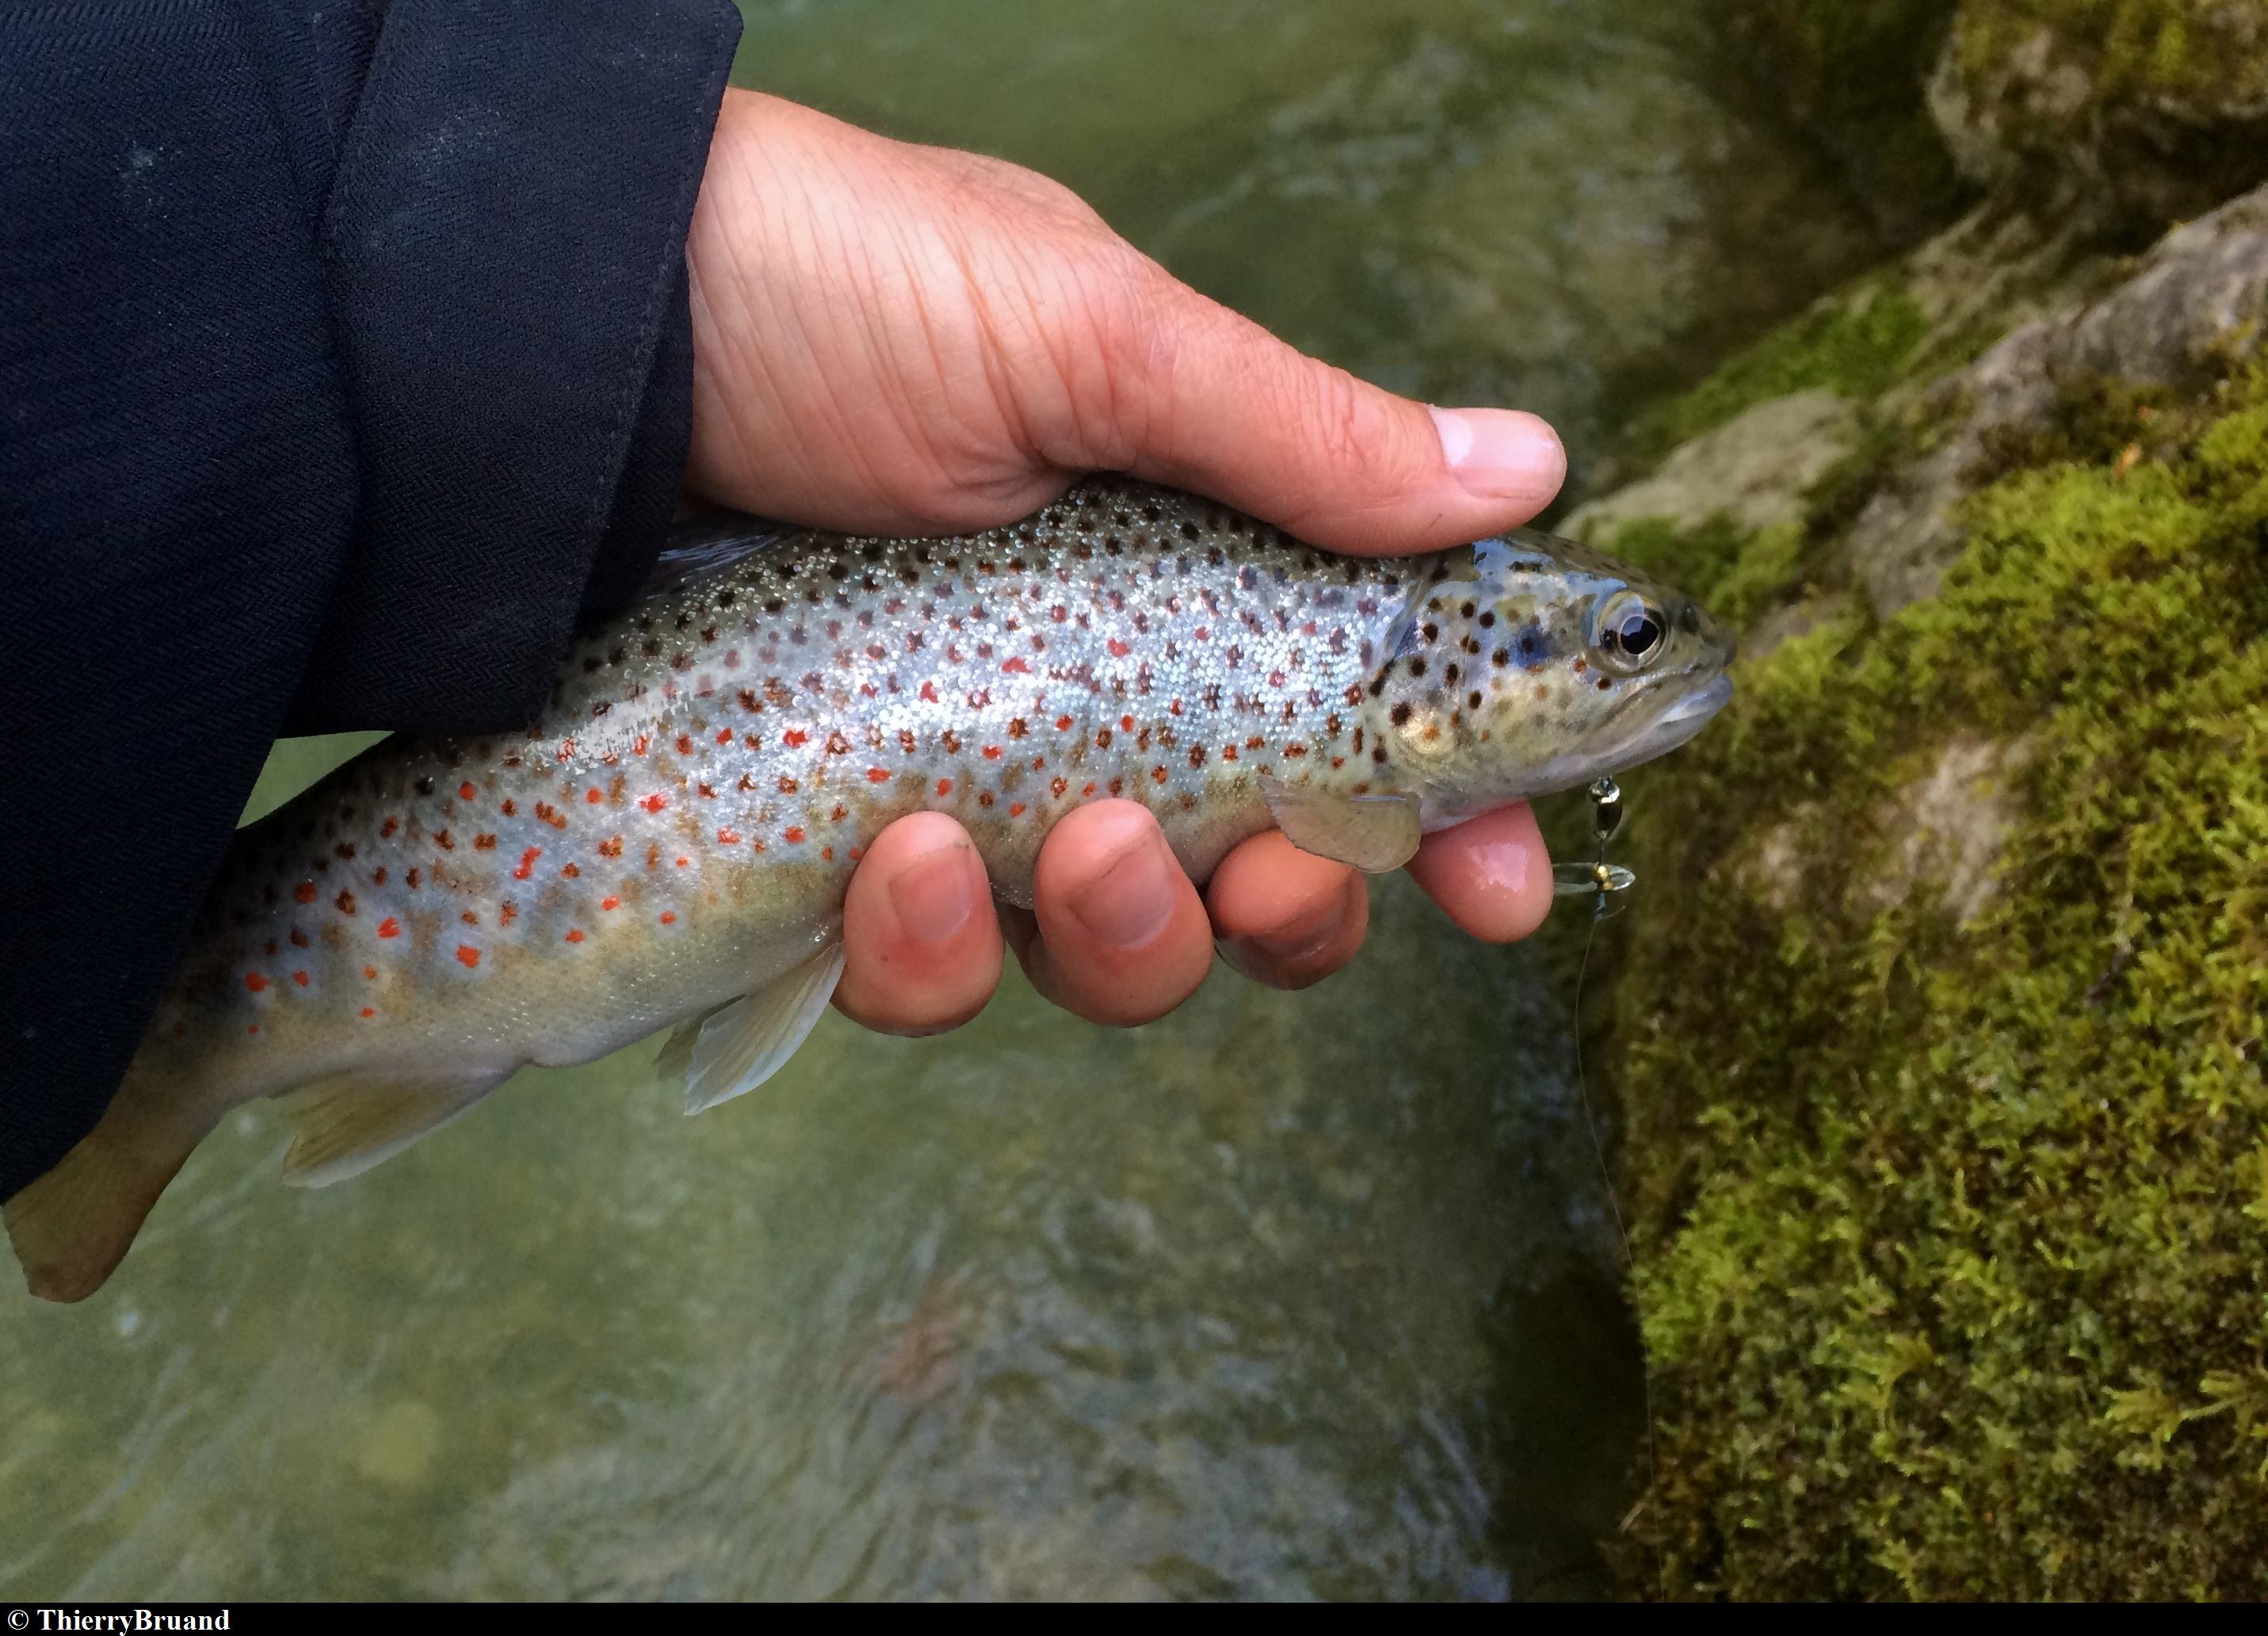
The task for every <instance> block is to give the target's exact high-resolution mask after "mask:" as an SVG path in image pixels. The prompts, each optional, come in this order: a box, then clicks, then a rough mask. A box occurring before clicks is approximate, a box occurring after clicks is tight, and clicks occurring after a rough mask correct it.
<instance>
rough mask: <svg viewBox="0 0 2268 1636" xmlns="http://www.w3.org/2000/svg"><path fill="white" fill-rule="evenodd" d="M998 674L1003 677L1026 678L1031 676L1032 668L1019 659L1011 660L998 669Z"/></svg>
mask: <svg viewBox="0 0 2268 1636" xmlns="http://www.w3.org/2000/svg"><path fill="white" fill-rule="evenodd" d="M1000 672H1001V674H1003V675H1009V676H1028V675H1030V674H1032V667H1030V666H1029V665H1027V664H1026V663H1025V662H1024V661H1023V660H1020V659H1012V660H1009V661H1008V662H1007V663H1006V664H1005V665H1003V666H1001V667H1000Z"/></svg>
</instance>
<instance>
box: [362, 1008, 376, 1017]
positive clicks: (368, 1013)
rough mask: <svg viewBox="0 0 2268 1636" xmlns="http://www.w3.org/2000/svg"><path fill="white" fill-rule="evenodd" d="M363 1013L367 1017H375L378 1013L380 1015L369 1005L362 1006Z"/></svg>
mask: <svg viewBox="0 0 2268 1636" xmlns="http://www.w3.org/2000/svg"><path fill="white" fill-rule="evenodd" d="M362 1014H363V1015H364V1016H365V1017H375V1016H376V1015H378V1013H377V1012H375V1011H373V1010H372V1008H371V1007H369V1006H364V1007H363V1008H362Z"/></svg>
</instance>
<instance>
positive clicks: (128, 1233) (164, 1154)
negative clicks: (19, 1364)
mask: <svg viewBox="0 0 2268 1636" xmlns="http://www.w3.org/2000/svg"><path fill="white" fill-rule="evenodd" d="M216 1122H217V1121H216V1119H215V1117H213V1116H207V1115H206V1114H205V1113H204V1112H203V1110H202V1109H189V1108H184V1107H183V1106H181V1105H180V1102H179V1101H178V1100H175V1099H173V1098H171V1097H168V1096H166V1095H165V1094H162V1092H161V1089H160V1087H158V1086H157V1085H155V1084H154V1083H153V1082H152V1081H151V1078H150V1077H149V1076H147V1075H146V1074H144V1073H143V1072H141V1071H139V1070H136V1072H129V1073H128V1075H127V1078H126V1081H125V1083H124V1084H122V1086H120V1087H119V1090H118V1094H117V1095H115V1096H114V1097H113V1098H112V1099H111V1103H110V1107H109V1108H108V1109H107V1110H106V1111H105V1112H104V1114H103V1116H102V1118H101V1120H100V1121H99V1123H98V1124H96V1125H95V1127H94V1129H93V1130H92V1131H88V1132H87V1133H86V1135H85V1136H84V1137H83V1138H81V1139H80V1140H79V1143H78V1145H77V1146H76V1147H74V1148H72V1149H71V1150H70V1152H69V1153H65V1154H64V1155H63V1158H62V1160H61V1161H58V1162H57V1163H56V1165H55V1168H53V1169H52V1170H49V1171H48V1173H47V1174H46V1175H42V1176H40V1178H39V1179H38V1180H37V1181H35V1182H33V1183H31V1184H30V1185H29V1186H27V1187H26V1188H24V1189H23V1190H21V1191H20V1192H18V1193H17V1194H16V1195H15V1196H14V1197H13V1198H10V1199H9V1200H8V1202H7V1203H6V1204H5V1205H0V1220H4V1221H5V1222H6V1223H7V1227H8V1242H10V1243H11V1245H13V1246H14V1248H15V1251H16V1259H17V1261H18V1263H19V1264H21V1265H22V1267H23V1269H24V1282H25V1283H26V1285H28V1286H30V1287H31V1291H32V1293H33V1294H34V1295H36V1296H38V1297H39V1298H40V1300H42V1301H84V1300H85V1299H86V1297H88V1296H89V1295H92V1294H93V1293H94V1292H95V1291H97V1290H99V1289H100V1288H101V1287H102V1286H103V1283H104V1281H105V1280H107V1279H108V1278H109V1277H110V1274H111V1272H112V1271H113V1270H114V1269H115V1268H116V1267H117V1265H118V1264H119V1262H120V1261H122V1260H123V1259H124V1258H125V1256H126V1252H127V1250H128V1249H129V1248H130V1247H131V1246H132V1245H133V1242H134V1235H135V1234H137V1233H139V1232H140V1231H141V1230H142V1222H143V1220H144V1218H145V1217H146V1216H148V1215H149V1213H150V1210H151V1206H152V1205H155V1204H156V1203H157V1202H158V1195H159V1194H160V1193H162V1192H164V1191H165V1190H166V1183H168V1182H171V1181H172V1180H173V1177H174V1175H175V1174H176V1173H178V1172H179V1171H180V1168H181V1165H182V1162H183V1161H185V1160H187V1159H188V1156H189V1152H190V1150H191V1149H192V1148H194V1147H195V1146H196V1145H197V1144H198V1143H199V1142H200V1141H202V1140H203V1139H204V1136H205V1133H206V1132H207V1131H210V1130H211V1129H212V1127H213V1125H214V1124H215V1123H216Z"/></svg>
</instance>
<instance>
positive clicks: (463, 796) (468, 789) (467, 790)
mask: <svg viewBox="0 0 2268 1636" xmlns="http://www.w3.org/2000/svg"><path fill="white" fill-rule="evenodd" d="M477 793H478V792H477V791H475V789H474V788H473V786H472V784H471V782H470V781H469V780H468V781H467V782H466V783H463V784H460V785H458V786H457V799H458V800H460V801H469V800H472V799H473V797H474V796H475V794H477Z"/></svg>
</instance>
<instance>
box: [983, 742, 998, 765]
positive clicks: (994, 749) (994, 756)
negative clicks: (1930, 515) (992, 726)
mask: <svg viewBox="0 0 2268 1636" xmlns="http://www.w3.org/2000/svg"><path fill="white" fill-rule="evenodd" d="M984 759H985V760H986V761H998V760H999V759H1000V747H999V746H998V745H997V744H988V745H986V746H985V747H984Z"/></svg>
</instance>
